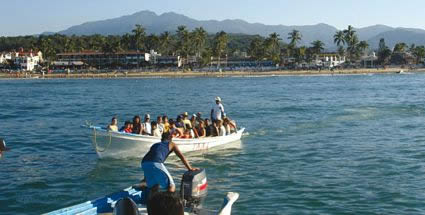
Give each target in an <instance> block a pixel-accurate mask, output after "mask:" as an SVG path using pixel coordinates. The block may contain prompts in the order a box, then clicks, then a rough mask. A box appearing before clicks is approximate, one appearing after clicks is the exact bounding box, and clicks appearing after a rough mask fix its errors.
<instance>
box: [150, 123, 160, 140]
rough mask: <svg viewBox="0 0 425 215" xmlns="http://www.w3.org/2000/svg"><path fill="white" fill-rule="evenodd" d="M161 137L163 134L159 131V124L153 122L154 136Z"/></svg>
mask: <svg viewBox="0 0 425 215" xmlns="http://www.w3.org/2000/svg"><path fill="white" fill-rule="evenodd" d="M161 135H162V134H161V132H160V131H159V128H158V123H157V122H155V121H153V122H152V136H154V137H161Z"/></svg>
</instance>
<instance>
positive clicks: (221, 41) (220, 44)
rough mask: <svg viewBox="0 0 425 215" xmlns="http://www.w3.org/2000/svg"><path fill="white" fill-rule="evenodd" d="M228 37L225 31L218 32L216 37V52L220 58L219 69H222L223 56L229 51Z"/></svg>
mask: <svg viewBox="0 0 425 215" xmlns="http://www.w3.org/2000/svg"><path fill="white" fill-rule="evenodd" d="M227 43H228V37H227V33H226V32H224V31H220V32H218V33H217V34H216V35H215V37H214V52H215V54H216V56H217V57H218V64H217V68H219V67H220V61H221V56H222V54H223V52H225V51H226V49H227Z"/></svg>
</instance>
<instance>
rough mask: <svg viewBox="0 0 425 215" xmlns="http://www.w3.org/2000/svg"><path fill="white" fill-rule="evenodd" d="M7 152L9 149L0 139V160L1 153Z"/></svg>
mask: <svg viewBox="0 0 425 215" xmlns="http://www.w3.org/2000/svg"><path fill="white" fill-rule="evenodd" d="M5 151H9V148H7V147H6V142H5V141H4V140H3V139H2V138H0V158H1V157H2V156H3V152H5Z"/></svg>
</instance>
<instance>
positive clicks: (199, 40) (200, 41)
mask: <svg viewBox="0 0 425 215" xmlns="http://www.w3.org/2000/svg"><path fill="white" fill-rule="evenodd" d="M206 40H207V32H206V31H205V30H204V28H202V27H200V28H195V30H194V31H193V43H194V46H195V48H196V51H197V52H196V57H201V52H202V50H203V49H204V46H205V41H206Z"/></svg>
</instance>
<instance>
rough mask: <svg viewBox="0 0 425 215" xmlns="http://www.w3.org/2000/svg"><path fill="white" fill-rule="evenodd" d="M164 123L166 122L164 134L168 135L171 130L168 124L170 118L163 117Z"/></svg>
mask: <svg viewBox="0 0 425 215" xmlns="http://www.w3.org/2000/svg"><path fill="white" fill-rule="evenodd" d="M162 121H163V122H164V132H163V133H167V132H168V131H169V130H170V123H169V122H168V116H163V117H162Z"/></svg>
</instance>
